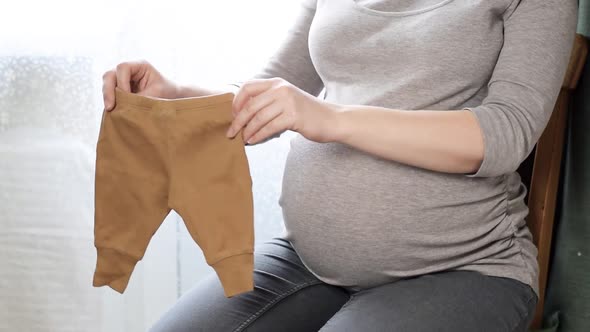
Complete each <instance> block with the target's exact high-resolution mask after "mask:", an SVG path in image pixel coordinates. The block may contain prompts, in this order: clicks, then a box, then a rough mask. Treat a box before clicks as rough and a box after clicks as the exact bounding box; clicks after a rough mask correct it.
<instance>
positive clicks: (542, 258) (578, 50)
mask: <svg viewBox="0 0 590 332" xmlns="http://www.w3.org/2000/svg"><path fill="white" fill-rule="evenodd" d="M587 54H588V42H587V40H586V39H585V38H584V37H583V36H582V35H576V39H575V42H574V47H573V49H572V55H571V58H570V62H569V66H568V69H567V73H566V75H565V78H564V82H563V85H562V88H561V91H560V93H559V97H558V99H557V102H556V103H555V108H554V110H553V114H552V115H551V118H550V120H549V123H548V124H547V127H546V128H545V131H544V132H543V134H542V135H541V137H540V138H539V141H538V142H537V144H536V146H535V149H534V150H533V152H531V154H530V155H529V156H528V157H527V159H526V160H525V161H524V162H523V163H522V164H521V165H520V167H519V169H518V172H519V174H520V176H521V177H522V181H523V183H524V184H525V185H526V186H527V188H528V194H527V196H528V207H529V211H530V212H529V215H528V217H527V225H528V226H529V228H530V230H531V232H532V234H533V240H534V243H535V245H536V246H537V248H538V249H539V255H538V257H537V259H538V262H539V272H540V273H539V291H540V297H539V302H538V305H537V309H536V312H535V318H534V320H533V322H532V325H531V327H532V328H534V329H537V328H540V327H541V323H542V315H543V305H544V303H545V289H546V287H547V277H548V273H549V256H550V251H551V238H552V234H553V221H554V218H555V205H556V199H557V190H558V186H559V180H560V171H561V160H562V156H563V145H564V136H565V135H564V134H565V128H566V120H567V113H568V108H569V101H570V98H571V94H572V91H573V90H574V89H575V88H576V85H577V83H578V80H579V78H580V75H581V73H582V69H583V67H584V63H585V61H586V56H587ZM588 79H590V78H588ZM525 199H526V198H525Z"/></svg>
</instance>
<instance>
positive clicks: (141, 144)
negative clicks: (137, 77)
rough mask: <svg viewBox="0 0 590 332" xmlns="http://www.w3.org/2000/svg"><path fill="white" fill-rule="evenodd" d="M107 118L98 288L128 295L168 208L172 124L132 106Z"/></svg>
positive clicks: (100, 153)
mask: <svg viewBox="0 0 590 332" xmlns="http://www.w3.org/2000/svg"><path fill="white" fill-rule="evenodd" d="M125 96H126V95H124V94H122V92H120V91H119V90H117V96H116V103H117V105H116V107H115V109H114V110H113V111H112V112H104V113H103V118H102V122H101V127H100V132H99V138H98V142H97V147H96V175H95V206H94V207H95V215H94V244H95V247H96V250H97V262H96V269H95V273H94V278H93V286H95V287H99V286H104V285H108V286H110V287H111V288H113V289H114V290H116V291H118V292H120V293H123V292H124V291H125V288H126V287H127V284H128V282H129V278H130V277H131V274H132V272H133V269H134V268H135V265H136V263H137V262H138V261H139V260H141V259H142V257H143V255H144V253H145V250H146V248H147V246H148V242H149V241H150V239H151V237H152V235H153V234H154V233H155V232H156V230H157V229H158V227H159V226H160V224H161V223H162V221H163V220H164V218H165V217H166V215H168V213H169V212H170V209H169V208H168V204H167V199H168V176H167V166H166V155H167V149H166V141H165V139H163V138H165V136H164V135H163V133H164V130H165V125H166V121H165V119H163V118H162V117H161V114H160V113H159V112H158V111H157V110H149V109H146V108H143V107H140V106H138V105H132V104H130V103H127V99H126V97H125Z"/></svg>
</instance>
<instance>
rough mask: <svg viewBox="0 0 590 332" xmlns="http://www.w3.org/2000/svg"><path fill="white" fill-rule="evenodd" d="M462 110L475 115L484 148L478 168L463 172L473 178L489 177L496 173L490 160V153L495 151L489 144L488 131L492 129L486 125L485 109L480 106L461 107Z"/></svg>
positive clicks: (487, 122)
mask: <svg viewBox="0 0 590 332" xmlns="http://www.w3.org/2000/svg"><path fill="white" fill-rule="evenodd" d="M463 110H467V111H470V112H471V113H473V115H474V116H475V119H476V120H477V123H478V125H479V128H480V130H481V134H482V139H483V148H484V152H483V160H482V162H481V164H480V165H479V168H478V169H477V171H476V172H475V173H468V174H465V176H467V177H470V178H474V177H491V176H496V174H495V173H494V171H493V170H494V167H493V166H492V165H491V164H492V163H491V160H492V159H493V158H491V157H492V154H494V153H495V151H492V149H493V146H491V145H490V144H489V141H490V137H489V131H490V130H493V129H490V128H488V125H487V124H489V123H490V122H489V121H488V119H486V114H485V112H486V110H484V109H482V108H480V107H473V108H471V107H465V108H463Z"/></svg>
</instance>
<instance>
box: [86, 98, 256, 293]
mask: <svg viewBox="0 0 590 332" xmlns="http://www.w3.org/2000/svg"><path fill="white" fill-rule="evenodd" d="M115 93H116V99H115V103H116V106H115V108H114V109H113V110H112V111H111V112H107V111H105V112H103V117H102V121H101V125H100V133H99V137H98V142H97V146H96V174H95V216H94V236H95V239H94V245H95V247H96V251H97V262H96V269H95V272H94V279H93V286H95V287H99V286H104V285H108V286H109V287H111V288H112V289H114V290H116V291H118V292H119V293H123V292H124V291H125V288H126V287H127V284H128V282H129V278H130V277H131V273H132V272H133V269H134V268H135V265H136V264H137V262H138V261H140V260H141V259H142V258H143V255H144V253H145V250H146V248H147V246H148V243H149V241H150V239H151V238H152V236H153V235H154V233H155V232H156V231H157V229H158V227H159V226H160V224H161V223H162V222H163V220H164V218H165V217H166V216H167V215H168V214H169V212H170V210H171V209H174V210H175V211H176V212H177V213H178V214H179V215H180V216H181V217H182V219H183V221H184V223H185V224H186V227H187V229H188V231H189V233H190V234H191V236H192V238H193V239H194V240H195V242H196V243H197V244H198V245H199V246H200V248H201V250H202V251H203V254H204V256H205V259H206V262H207V264H209V265H210V266H211V267H212V268H213V269H214V270H215V272H216V273H217V276H218V278H219V280H220V282H221V285H222V286H223V289H224V293H225V296H226V297H231V296H234V295H237V294H239V293H242V292H246V291H250V290H253V287H254V285H253V250H254V224H253V222H254V221H253V220H254V216H253V200H252V179H251V177H250V171H249V166H248V160H247V157H246V154H245V149H244V143H243V142H242V140H241V138H240V137H241V133H240V134H238V135H236V136H235V137H234V138H227V137H226V136H225V132H226V131H227V129H228V128H229V126H230V123H231V121H232V119H233V116H232V113H231V105H232V101H233V96H234V95H233V94H232V93H223V94H217V95H210V96H204V97H191V98H180V99H160V98H153V97H144V96H140V95H137V94H133V93H129V92H125V91H123V90H121V89H119V88H118V87H117V88H116V92H115Z"/></svg>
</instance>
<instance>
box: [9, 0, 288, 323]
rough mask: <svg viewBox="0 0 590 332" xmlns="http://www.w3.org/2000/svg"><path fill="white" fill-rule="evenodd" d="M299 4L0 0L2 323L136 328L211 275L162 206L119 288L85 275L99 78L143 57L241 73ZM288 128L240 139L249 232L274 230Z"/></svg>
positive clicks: (195, 79)
mask: <svg viewBox="0 0 590 332" xmlns="http://www.w3.org/2000/svg"><path fill="white" fill-rule="evenodd" d="M298 2H299V0H289V1H272V0H255V1H243V0H242V1H240V0H225V1H199V0H193V1H182V0H166V1H162V0H159V1H154V0H142V1H139V0H116V1H115V0H100V1H98V0H94V1H85V0H53V1H43V0H37V1H33V0H18V1H16V0H3V1H0V331H52V332H54V331H109V332H118V331H121V332H123V331H125V332H135V331H145V330H147V329H148V328H149V326H151V324H152V323H153V322H155V321H156V320H157V319H158V318H159V317H160V316H161V315H162V314H163V312H164V311H166V310H167V309H168V308H169V307H170V306H171V305H172V304H173V303H174V302H175V300H176V299H177V298H178V297H179V296H180V295H182V294H183V293H184V292H186V291H187V290H189V289H190V288H191V287H192V286H193V285H194V284H195V283H196V282H198V281H199V280H200V279H201V278H202V277H204V276H205V275H207V274H209V273H213V272H212V269H211V268H209V267H208V266H207V265H206V264H205V262H204V259H203V257H202V253H201V251H200V249H199V248H198V246H197V245H196V244H195V243H194V242H193V241H192V239H191V238H190V236H189V235H188V233H187V232H186V229H185V227H184V224H183V223H182V221H181V219H180V218H179V217H178V215H176V214H175V213H171V214H170V215H169V216H168V218H167V219H166V220H165V221H164V223H163V224H162V226H161V227H160V229H159V230H158V232H157V233H156V235H155V236H154V237H153V238H152V240H151V242H150V245H149V247H148V250H147V252H146V254H145V256H144V259H143V260H142V261H141V262H140V263H139V264H138V265H137V267H136V268H135V271H134V272H133V275H132V278H131V280H130V283H129V286H128V288H127V290H126V292H125V294H123V295H120V294H118V293H116V292H115V291H113V290H111V289H109V288H107V287H102V288H94V287H92V286H91V283H92V274H93V271H94V264H95V259H96V252H95V249H94V246H93V208H94V206H93V198H94V196H93V190H94V188H93V185H94V160H95V159H94V157H95V156H94V153H95V142H96V137H97V135H98V128H99V122H100V116H101V112H102V106H103V105H102V95H101V85H102V81H101V75H102V73H103V72H104V71H105V70H107V69H109V68H112V67H114V66H115V65H116V64H117V63H119V62H122V61H125V60H130V59H140V58H142V59H146V60H148V61H150V62H151V63H153V64H154V65H155V67H156V68H158V69H159V70H160V71H161V72H162V73H164V74H165V75H166V76H168V77H170V78H171V79H173V80H175V81H177V82H180V83H191V84H198V85H203V86H207V85H218V84H224V83H228V82H234V81H238V80H244V79H247V78H248V77H249V76H251V75H253V74H254V73H255V72H256V71H257V70H258V69H259V68H260V67H261V66H263V65H264V63H265V62H266V61H267V60H268V58H269V57H270V56H271V55H272V53H273V51H274V50H275V49H276V47H278V44H279V43H280V42H281V40H282V38H283V36H284V34H285V33H286V32H287V30H288V29H289V27H290V24H291V22H292V20H293V19H294V17H293V14H294V13H296V9H297V6H298V5H299V4H298ZM291 137H292V133H286V134H283V136H281V137H280V138H278V139H274V140H271V141H269V142H266V143H264V144H261V145H259V146H254V147H247V148H246V151H247V154H248V159H249V162H250V168H251V172H252V178H253V183H254V189H253V190H254V204H255V218H256V223H255V227H256V242H257V243H260V242H262V241H265V240H267V239H269V238H270V237H271V236H274V235H278V234H280V232H281V230H282V227H283V226H282V219H281V212H280V207H279V206H278V197H279V194H280V181H281V176H282V171H283V165H284V160H285V157H286V153H287V150H288V146H289V140H290V138H291Z"/></svg>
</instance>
